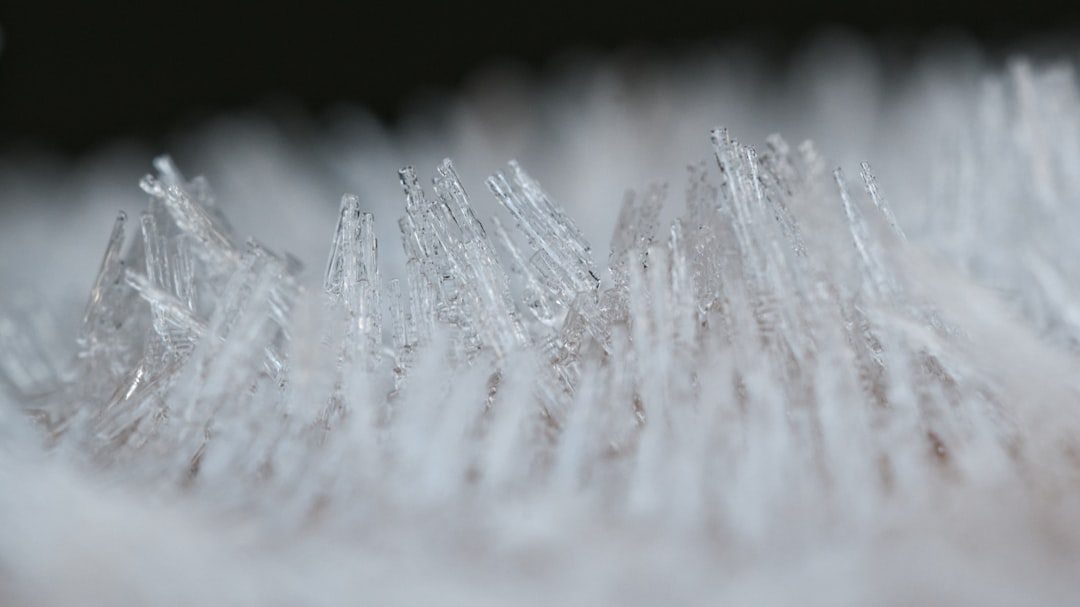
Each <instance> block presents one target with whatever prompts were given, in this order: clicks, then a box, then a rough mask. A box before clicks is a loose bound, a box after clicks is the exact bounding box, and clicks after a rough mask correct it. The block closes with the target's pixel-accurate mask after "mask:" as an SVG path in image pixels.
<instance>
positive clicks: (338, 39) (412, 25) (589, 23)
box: [0, 0, 1080, 155]
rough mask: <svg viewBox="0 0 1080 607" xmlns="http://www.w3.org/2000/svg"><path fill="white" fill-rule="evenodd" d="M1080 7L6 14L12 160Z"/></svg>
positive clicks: (977, 28)
mask: <svg viewBox="0 0 1080 607" xmlns="http://www.w3.org/2000/svg"><path fill="white" fill-rule="evenodd" d="M1078 15H1080V2H1078V1H1076V0H1073V1H1067V0H1060V1H1056V0H1036V1H1034V2H1033V1H1025V2H1011V3H1009V4H1007V5H1004V4H1003V5H997V4H995V3H993V2H989V3H987V2H975V1H971V0H965V1H963V2H952V3H950V2H942V1H936V2H935V1H929V0H912V1H909V2H901V1H897V0H883V1H877V2H875V1H874V0H862V1H855V0H849V1H847V2H814V1H813V0H808V1H797V0H772V1H770V0H742V1H739V2H731V1H730V0H713V1H709V2H705V1H700V2H698V1H690V2H687V1H675V2H650V3H644V2H641V3H639V2H623V3H614V2H612V3H597V2H592V3H588V2H561V1H558V2H551V1H543V0H536V1H532V2H527V3H516V2H512V1H504V2H495V1H491V0H480V1H476V2H449V1H446V2H431V1H426V0H425V1H419V2H393V1H389V2H382V3H374V2H338V3H334V2H299V3H295V4H293V5H290V6H286V5H278V4H274V3H273V2H233V3H228V2H205V1H202V0H196V1H183V0H179V1H175V2H162V1H140V2H134V1H130V0H122V1H117V2H91V1H72V2H45V1H39V2H11V1H10V0H7V1H6V2H0V29H2V31H3V41H2V43H3V49H2V51H0V153H4V152H16V151H22V150H28V149H33V150H43V151H48V152H52V153H62V154H67V155H71V154H79V153H82V152H85V151H88V150H91V149H94V148H95V147H98V146H101V145H103V144H106V143H108V142H110V141H112V140H114V139H116V138H139V139H141V140H145V141H150V142H153V141H156V140H158V139H159V138H162V137H166V136H167V135H168V134H169V133H170V132H171V131H173V130H175V129H178V128H181V127H182V126H183V125H185V124H192V123H197V122H198V121H200V120H201V119H203V118H204V117H206V116H209V115H212V114H216V113H220V112H221V111H228V110H232V109H239V108H248V107H252V106H259V105H260V104H266V103H268V101H269V102H272V101H275V100H286V101H288V102H289V103H292V104H293V105H294V106H296V107H299V108H301V109H303V110H307V111H308V112H310V113H313V114H316V115H317V114H318V112H319V111H320V110H322V109H325V108H327V107H330V106H332V105H333V104H335V103H337V102H341V101H348V102H352V103H357V104H362V105H365V106H367V107H369V108H371V109H372V110H374V111H375V112H376V114H377V115H379V116H380V117H382V118H383V119H385V120H388V121H391V122H392V121H393V120H394V119H395V116H396V115H398V113H399V112H401V111H402V108H403V107H405V106H406V104H407V103H408V101H409V100H412V99H416V98H417V97H418V96H422V95H423V94H425V91H431V90H438V89H440V88H451V87H453V86H454V85H455V83H457V82H459V81H460V80H461V79H462V78H463V77H465V76H466V75H467V74H468V73H469V72H470V70H473V69H475V68H476V67H478V66H482V65H485V64H488V63H491V62H493V61H499V60H506V59H510V60H513V61H516V62H520V63H521V64H523V65H526V66H529V67H531V68H535V69H538V70H539V69H543V67H544V66H545V64H546V63H547V62H549V61H551V60H552V58H553V57H556V56H558V54H559V53H562V52H565V51H566V50H568V49H585V50H591V51H600V52H604V51H607V50H611V49H621V48H627V47H631V48H633V47H645V48H650V49H664V48H672V47H676V46H679V45H683V44H686V43H690V42H694V41H701V40H710V39H718V38H721V39H722V38H724V37H730V36H738V37H742V38H751V39H754V40H760V41H761V42H762V44H764V45H766V46H767V47H768V48H770V49H773V50H774V51H775V53H776V56H777V58H778V60H781V61H782V60H783V57H784V55H785V53H787V52H788V51H789V50H790V49H792V48H795V47H797V46H798V44H799V43H800V41H802V40H803V39H804V38H806V37H807V36H809V35H810V34H812V33H813V32H814V31H816V30H818V29H820V28H821V27H823V26H831V25H840V26H843V27H846V28H849V29H851V30H853V31H854V32H856V33H857V34H859V35H862V36H865V37H867V38H869V39H876V38H878V37H888V38H891V39H917V38H920V37H925V36H931V35H935V34H936V33H938V32H941V31H949V32H959V33H961V34H962V35H965V36H969V37H971V38H974V39H976V40H977V41H979V42H980V43H982V44H983V45H985V46H986V47H987V48H988V49H990V50H991V51H993V50H994V49H1008V48H1010V47H1012V46H1014V45H1016V44H1020V43H1023V42H1025V41H1030V40H1032V39H1036V40H1038V39H1040V38H1042V37H1049V36H1051V35H1053V36H1054V37H1055V39H1062V38H1064V39H1067V40H1068V39H1071V34H1070V32H1071V31H1074V30H1073V29H1072V28H1073V27H1074V26H1075V24H1076V23H1077V18H1078Z"/></svg>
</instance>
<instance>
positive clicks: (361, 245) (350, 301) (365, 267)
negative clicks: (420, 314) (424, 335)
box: [323, 194, 383, 362]
mask: <svg viewBox="0 0 1080 607" xmlns="http://www.w3.org/2000/svg"><path fill="white" fill-rule="evenodd" d="M381 289H382V285H381V284H380V281H379V268H378V242H377V241H376V239H375V229H374V217H373V216H372V215H371V213H367V212H364V211H361V209H360V199H359V198H357V197H356V196H353V195H349V194H346V195H345V196H343V197H342V199H341V211H340V215H339V217H338V223H337V227H336V228H335V230H334V238H333V242H332V245H331V249H330V260H329V262H328V264H327V269H326V278H325V280H324V282H323V290H324V291H325V292H326V294H327V295H328V296H329V297H330V298H331V299H332V300H333V301H336V302H338V303H340V304H341V305H342V306H343V308H344V311H345V314H346V327H347V328H346V331H347V334H348V335H349V337H348V339H349V340H350V341H356V343H355V344H350V346H349V348H350V349H351V350H354V351H356V352H359V354H360V355H361V356H362V357H364V359H365V360H368V361H371V362H377V361H378V360H379V359H380V358H381V356H382V350H383V348H382V308H381V305H380V302H379V299H380V298H379V296H380V291H381ZM354 336H355V337H354Z"/></svg>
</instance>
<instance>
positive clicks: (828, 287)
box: [0, 130, 1077, 550]
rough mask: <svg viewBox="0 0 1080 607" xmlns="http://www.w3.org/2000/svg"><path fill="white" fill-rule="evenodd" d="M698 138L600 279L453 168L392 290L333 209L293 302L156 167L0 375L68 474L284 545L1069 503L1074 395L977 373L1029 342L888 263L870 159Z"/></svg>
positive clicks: (439, 183)
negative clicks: (428, 531) (1008, 501)
mask: <svg viewBox="0 0 1080 607" xmlns="http://www.w3.org/2000/svg"><path fill="white" fill-rule="evenodd" d="M712 145H713V150H714V158H713V159H712V160H711V161H710V162H708V163H702V164H700V165H695V166H691V167H690V169H689V179H688V183H687V185H686V187H685V198H684V201H683V203H682V204H683V206H682V208H681V211H680V212H679V213H678V216H677V218H676V219H675V220H674V221H672V222H670V223H666V224H665V223H663V222H662V221H661V219H660V217H661V210H662V208H663V206H664V205H666V204H671V201H669V197H670V192H671V188H665V187H659V186H657V187H652V188H648V189H646V190H644V191H642V192H631V193H629V194H628V195H627V196H626V198H625V201H624V203H623V205H622V209H621V211H620V213H619V216H618V221H617V224H616V229H615V232H614V234H613V235H612V239H611V247H610V252H609V254H608V255H607V258H606V260H605V259H601V260H600V261H599V263H598V261H597V259H596V258H595V256H594V252H593V250H592V248H591V247H590V245H589V243H587V242H586V241H585V239H584V238H583V236H582V233H581V231H580V230H579V229H578V227H577V226H576V225H575V223H574V221H573V219H571V218H570V217H569V216H568V215H567V213H566V212H564V210H563V209H562V207H560V205H559V204H558V203H557V202H555V201H554V200H553V199H552V198H551V197H550V196H549V195H548V194H547V193H546V192H545V191H544V190H543V189H542V188H541V187H540V185H539V184H538V183H537V182H536V181H535V180H534V179H533V178H532V177H530V176H529V175H528V174H527V173H526V172H525V170H524V169H523V168H522V167H521V166H519V165H518V164H516V163H513V162H512V163H510V164H509V166H508V167H506V168H505V169H504V170H502V171H500V172H498V173H496V174H495V175H494V176H492V177H491V178H490V179H489V180H488V181H487V186H488V188H489V190H490V193H491V194H492V195H494V197H495V199H496V200H497V201H498V202H499V203H500V204H501V206H502V208H503V210H505V214H504V218H503V219H502V220H500V219H499V218H498V217H493V218H491V219H490V220H489V221H485V222H483V223H482V222H481V221H480V220H479V219H478V218H477V217H476V215H475V214H474V212H473V207H472V205H470V196H473V195H475V194H474V193H466V192H465V189H464V188H463V186H462V184H461V181H460V180H459V179H458V176H457V174H456V173H455V170H454V167H453V165H452V164H451V163H450V161H444V162H443V163H442V164H441V165H439V166H438V167H437V168H436V170H435V174H434V178H433V179H432V180H431V182H430V187H427V186H425V185H422V180H421V178H420V177H419V176H418V175H417V173H416V172H415V171H414V170H413V169H412V168H411V167H410V168H405V169H403V170H402V171H401V172H400V181H401V186H402V189H403V191H404V199H405V205H404V214H403V216H402V217H401V218H400V220H399V221H398V226H399V228H400V232H401V241H402V244H403V246H404V252H405V257H406V263H405V274H404V276H401V277H393V278H390V279H387V277H386V276H383V275H382V274H380V269H379V246H378V245H379V243H378V242H377V241H376V238H375V230H374V222H375V221H377V220H378V221H382V220H383V219H382V218H375V217H373V216H372V214H371V213H369V212H367V211H366V210H365V208H366V207H367V206H368V205H367V203H366V201H364V200H362V199H360V198H358V197H356V196H353V195H345V196H344V197H343V198H342V200H341V208H340V214H339V216H338V219H337V223H336V227H335V228H334V230H333V233H332V235H331V246H330V254H329V261H328V263H327V266H326V271H325V278H324V279H323V281H322V286H321V289H317V288H316V289H313V288H311V287H310V286H308V285H307V283H305V282H304V281H303V280H302V279H301V277H300V271H301V270H300V268H299V264H298V262H296V261H295V260H294V259H292V258H291V257H289V256H288V255H280V254H277V253H275V252H273V251H271V250H269V249H267V248H266V247H264V246H262V245H261V244H259V243H257V242H254V241H251V240H248V241H246V242H245V241H243V240H241V239H240V238H238V237H237V236H236V235H235V234H234V233H233V231H232V230H231V228H230V227H229V225H228V223H227V222H226V221H225V219H224V216H223V215H222V213H221V210H220V209H219V207H218V206H217V203H216V201H215V199H214V197H213V194H212V193H211V191H210V189H209V187H208V186H207V184H206V183H205V182H204V181H202V180H200V179H196V180H193V181H190V182H189V181H186V180H185V179H184V177H182V176H181V174H180V172H179V171H178V170H177V169H176V167H174V166H173V165H172V164H171V162H170V161H169V160H168V159H167V158H160V159H158V160H157V161H156V162H155V166H156V168H157V174H156V176H147V177H146V178H144V179H143V180H142V182H141V186H142V188H143V190H144V191H145V192H146V193H147V194H148V196H149V204H148V206H147V208H146V209H145V210H144V211H143V212H142V213H141V214H140V215H139V216H138V217H135V218H129V217H126V216H125V215H123V214H121V215H120V216H119V217H118V218H117V220H116V224H115V228H114V229H113V232H112V234H111V236H110V237H109V239H108V242H107V245H106V250H105V255H104V257H103V260H102V263H101V269H100V272H99V274H98V276H97V279H96V281H95V283H94V286H93V289H92V291H91V293H90V297H89V301H88V302H87V305H86V311H85V315H84V317H83V321H82V328H81V331H80V333H79V336H78V339H77V349H76V353H75V356H74V357H73V358H72V359H70V360H67V359H66V358H65V356H64V348H63V340H62V339H60V338H59V337H58V336H56V335H51V334H49V331H48V323H47V322H39V321H38V320H35V318H36V317H35V313H34V312H33V311H29V310H24V311H22V312H10V313H9V314H8V315H6V316H3V317H0V371H2V376H3V377H4V378H5V379H6V380H7V383H8V384H9V387H10V388H11V389H12V391H13V392H14V393H16V394H17V395H18V397H19V401H20V402H22V403H23V406H24V408H25V413H26V414H28V415H29V416H32V417H33V418H34V419H35V420H37V421H38V422H40V424H41V426H42V427H43V428H44V429H45V434H46V437H47V442H48V443H49V444H50V445H52V446H54V447H55V448H57V449H60V450H62V451H63V452H64V453H68V454H73V455H74V456H75V457H76V458H77V461H79V462H81V464H80V465H83V466H86V467H88V468H89V469H92V470H95V471H96V472H97V473H99V474H103V475H105V477H107V478H108V477H113V478H116V479H119V480H122V481H123V482H125V483H129V484H131V485H132V486H135V487H144V488H145V487H148V488H151V490H152V491H153V492H161V493H163V494H166V495H173V494H176V493H181V494H186V493H193V494H195V495H205V496H208V497H212V500H213V501H212V503H213V504H214V506H213V508H217V509H222V510H223V511H226V512H242V513H249V514H252V513H253V514H258V515H261V516H265V517H269V518H271V519H273V520H274V521H278V522H282V521H284V524H285V527H287V528H288V527H290V526H291V527H295V528H300V527H301V526H303V525H305V524H308V523H309V522H310V521H312V520H317V521H320V524H323V525H328V526H330V527H331V528H334V529H342V530H349V529H353V530H355V529H358V528H361V529H362V528H365V525H374V524H375V523H374V522H372V521H374V520H379V519H378V517H374V518H372V516H373V513H378V512H386V511H392V510H394V509H395V508H398V507H400V506H401V505H402V504H407V505H408V506H409V507H410V508H413V509H418V510H417V511H425V510H423V509H422V508H420V507H419V506H418V504H419V505H427V506H430V507H432V508H436V509H440V508H449V509H450V510H452V511H453V512H458V513H459V515H455V516H460V517H465V518H467V516H468V515H466V514H463V513H464V512H466V511H470V512H472V516H475V517H479V518H486V517H490V518H491V521H489V522H488V523H487V524H490V525H495V526H496V527H497V526H498V525H501V524H511V523H506V522H505V521H504V522H499V521H500V520H502V519H500V518H499V516H498V515H499V509H498V508H494V507H493V508H489V509H486V510H485V509H483V508H478V509H477V508H474V506H475V505H476V504H477V503H478V502H477V501H476V500H478V499H481V498H483V499H486V500H487V503H489V504H506V503H509V502H507V501H505V500H504V501H501V502H500V501H497V499H496V498H499V499H502V498H507V499H515V500H523V502H515V503H527V504H529V505H530V506H529V508H532V511H533V512H545V513H546V516H551V517H555V516H564V515H565V516H566V517H569V518H570V519H573V517H574V516H583V517H585V518H586V519H589V518H590V517H592V518H595V519H598V520H605V521H609V522H610V521H612V520H629V521H633V520H642V517H644V519H645V520H664V521H666V524H668V525H675V526H676V527H677V528H680V529H701V530H707V533H708V534H711V535H709V537H713V536H715V538H717V539H716V540H715V541H716V542H720V543H722V544H723V545H724V546H727V547H728V548H731V547H735V548H731V549H733V550H734V549H737V548H738V547H739V546H743V547H751V546H759V547H760V546H763V545H769V543H770V542H781V543H784V545H788V543H792V542H794V544H798V541H796V539H797V538H807V537H811V536H814V537H817V536H829V535H830V534H833V535H832V536H830V537H843V536H844V531H843V530H845V529H847V530H850V529H853V528H870V527H873V526H875V525H877V526H878V527H881V528H884V527H885V526H887V524H888V523H886V522H885V521H889V520H895V518H896V517H900V518H902V516H903V515H902V513H904V512H915V511H924V510H925V509H926V508H928V507H930V506H927V501H926V500H931V501H932V498H931V497H929V496H931V495H932V494H933V492H928V491H926V487H927V486H934V487H939V488H940V487H948V486H950V484H953V483H960V484H966V485H967V486H969V487H970V486H975V487H980V486H982V485H980V483H984V482H985V483H986V484H987V486H990V485H993V483H994V481H993V479H995V478H1003V477H1010V475H1012V474H1014V473H1016V471H1017V470H1023V469H1043V470H1051V469H1052V470H1063V471H1065V472H1062V473H1061V474H1060V475H1057V474H1045V475H1038V476H1032V477H1029V481H1028V482H1029V484H1028V485H1027V488H1026V490H1027V491H1030V492H1031V494H1032V495H1057V496H1059V497H1060V496H1075V491H1072V490H1070V489H1068V488H1069V487H1070V486H1071V485H1070V483H1073V482H1075V480H1076V468H1075V467H1071V466H1059V465H1058V463H1059V462H1060V461H1062V458H1065V459H1067V458H1068V457H1069V455H1068V454H1069V453H1074V451H1073V450H1074V449H1075V445H1076V444H1077V443H1076V442H1075V441H1076V436H1077V435H1076V433H1075V430H1076V427H1075V424H1073V423H1072V422H1073V421H1075V420H1073V417H1074V416H1073V415H1072V414H1070V413H1068V411H1070V410H1071V409H1070V405H1068V403H1073V402H1075V398H1076V396H1075V395H1076V392H1075V382H1074V381H1072V380H1067V381H1058V380H1056V379H1055V380H1053V381H1046V382H1043V381H1041V378H1043V377H1044V375H1043V374H1044V373H1051V372H1050V371H1049V369H1050V368H1052V367H1053V364H1051V365H1050V367H1045V368H1042V369H1040V370H1037V371H1024V366H1023V365H1022V364H1017V363H1015V362H1002V361H1010V360H1013V359H1010V358H1009V357H1008V356H1007V355H1006V354H1005V353H1002V352H1001V351H1000V350H1001V348H1002V346H1003V345H1005V344H1007V345H1008V347H1009V348H1011V349H1014V350H1015V357H1022V356H1025V354H1024V353H1025V352H1026V353H1031V352H1042V350H1041V348H1043V347H1044V344H1042V343H1041V342H1038V341H1037V340H1035V339H1034V338H1033V337H1030V336H1028V335H1026V334H1024V333H1022V332H1018V331H1014V330H1012V329H1010V328H1009V326H1005V325H1001V324H1000V323H1002V322H1004V321H1003V320H1002V319H1005V318H1008V317H1009V315H1008V314H1006V313H1005V312H1000V311H998V309H997V308H996V307H994V306H993V305H989V304H987V305H983V304H981V303H980V304H978V305H973V304H970V303H968V302H970V301H974V300H976V299H978V298H977V297H976V295H975V294H976V291H977V290H978V289H979V287H975V286H973V285H972V284H970V282H968V281H967V280H966V279H960V278H959V277H958V276H959V275H957V274H953V273H950V272H949V271H947V270H944V269H942V266H941V265H939V264H930V263H929V262H928V261H927V259H928V257H927V255H926V254H925V252H924V251H920V250H919V249H917V248H916V247H914V246H913V245H912V244H911V243H909V241H908V238H907V236H906V235H905V231H904V230H903V229H902V227H901V225H900V223H899V222H898V220H897V218H896V216H894V214H893V212H892V210H891V208H890V206H889V202H888V201H887V198H886V196H885V194H884V191H883V190H884V187H883V186H882V185H879V184H878V182H877V180H876V178H875V176H874V174H873V173H872V171H871V169H870V167H869V165H866V164H863V165H862V167H861V171H860V177H859V178H858V179H856V180H852V179H849V178H848V176H847V175H845V173H844V172H842V171H841V170H840V169H837V170H835V171H831V170H830V169H829V168H828V167H827V165H826V163H825V161H824V160H823V159H822V157H821V156H820V155H819V154H818V152H817V151H816V150H815V149H814V147H813V145H812V144H810V143H806V144H803V145H801V146H797V147H792V146H790V145H789V144H788V143H787V142H785V141H784V140H783V139H781V138H780V137H779V136H773V137H770V138H769V139H768V140H767V141H766V144H765V145H764V146H763V147H762V148H761V149H760V150H756V149H755V148H753V147H750V146H747V145H744V144H743V143H741V142H739V141H737V140H735V139H733V138H732V137H731V135H730V134H729V133H727V132H726V131H723V130H718V131H715V132H713V133H712ZM1048 200H1049V199H1048ZM1047 204H1049V203H1047ZM1039 212H1045V213H1049V212H1051V210H1048V209H1042V210H1041V211H1039ZM991 219H992V218H989V217H988V218H987V219H986V221H990V220H991ZM603 263H606V268H601V266H600V264H603ZM1060 276H1061V275H1060V274H1059V273H1057V272H1056V270H1055V269H1054V268H1046V269H1045V271H1044V272H1043V273H1042V274H1041V275H1038V276H1036V277H1035V279H1036V280H1042V281H1043V282H1046V283H1048V284H1049V283H1053V281H1059V282H1060V280H1061V279H1060ZM1062 289H1064V285H1062ZM1047 292H1051V293H1052V292H1054V291H1052V290H1049V291H1047ZM1062 292H1066V291H1064V290H1063V291H1062ZM979 301H985V299H979ZM995 305H996V304H995ZM1060 309H1064V308H1060ZM1039 318H1044V320H1045V322H1046V323H1051V322H1053V320H1052V319H1050V318H1049V317H1039ZM1010 326H1011V325H1010ZM1054 364H1056V363H1054ZM1062 368H1065V367H1064V366H1062ZM1067 375H1068V373H1067V372H1063V373H1059V374H1057V375H1054V376H1053V377H1065V376H1067ZM1048 376H1049V375H1048ZM1048 376H1047V377H1048ZM1018 378H1019V379H1018ZM1032 401H1038V404H1035V403H1033V402H1032ZM1048 419H1049V420H1055V421H1054V422H1053V423H1048V422H1047V421H1046V420H1048ZM1062 420H1070V421H1069V423H1059V422H1062ZM1070 445H1072V446H1070ZM1070 471H1071V472H1070ZM958 479H963V480H958ZM987 479H989V480H987ZM478 496H479V497H478ZM1061 499H1062V500H1063V501H1061V502H1060V505H1061V507H1062V508H1065V505H1067V504H1070V503H1074V502H1073V501H1070V500H1072V499H1073V498H1072V497H1069V498H1068V499H1066V498H1064V497H1062V498H1061ZM1036 501H1037V500H1036ZM1055 503H1057V502H1055ZM568 504H569V505H568ZM425 507H426V506H425ZM1047 508H1049V509H1050V510H1054V509H1055V508H1056V507H1050V506H1047ZM575 512H576V513H578V514H577V515H575V514H573V513H575ZM1055 512H1056V510H1055ZM557 513H563V514H557ZM897 513H901V514H897ZM649 517H654V518H652V519H650V518H649ZM890 517H891V518H890ZM1051 518H1052V517H1051ZM815 534H816V535H815ZM792 538H796V539H792Z"/></svg>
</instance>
